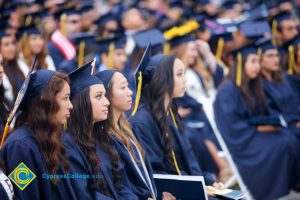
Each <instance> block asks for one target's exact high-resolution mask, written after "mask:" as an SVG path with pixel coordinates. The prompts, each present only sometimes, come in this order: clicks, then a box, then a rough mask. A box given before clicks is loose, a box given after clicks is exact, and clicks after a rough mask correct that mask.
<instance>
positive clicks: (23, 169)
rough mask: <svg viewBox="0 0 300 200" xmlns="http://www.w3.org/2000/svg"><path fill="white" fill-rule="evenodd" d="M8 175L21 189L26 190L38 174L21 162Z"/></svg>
mask: <svg viewBox="0 0 300 200" xmlns="http://www.w3.org/2000/svg"><path fill="white" fill-rule="evenodd" d="M8 177H9V179H10V180H12V182H14V183H15V184H16V186H18V187H19V188H20V190H24V189H25V188H26V187H27V186H28V185H29V184H30V183H31V182H32V181H33V180H34V179H35V178H36V175H35V174H34V173H33V172H32V171H31V170H30V169H29V168H28V167H27V166H26V165H25V164H24V163H23V162H21V163H20V164H19V165H18V166H17V167H16V168H15V169H14V171H12V172H11V173H10V175H9V176H8Z"/></svg>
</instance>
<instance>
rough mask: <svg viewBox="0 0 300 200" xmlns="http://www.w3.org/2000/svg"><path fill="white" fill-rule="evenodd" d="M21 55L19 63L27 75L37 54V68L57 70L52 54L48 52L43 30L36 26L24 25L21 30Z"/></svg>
mask: <svg viewBox="0 0 300 200" xmlns="http://www.w3.org/2000/svg"><path fill="white" fill-rule="evenodd" d="M19 34H20V37H21V38H20V40H19V47H20V55H19V58H18V64H19V66H20V68H21V70H22V72H23V74H24V75H25V76H26V74H27V73H28V71H29V70H30V69H29V67H30V66H31V64H32V62H33V59H34V57H35V56H38V63H37V66H36V70H38V69H49V70H53V71H55V70H56V68H55V65H54V62H53V60H52V58H51V56H50V55H49V54H48V52H47V47H46V39H45V37H44V36H43V35H42V33H41V31H39V29H38V28H37V27H36V26H35V25H30V26H24V27H22V28H21V29H20V30H19Z"/></svg>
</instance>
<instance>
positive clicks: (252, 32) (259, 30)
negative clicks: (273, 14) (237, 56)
mask: <svg viewBox="0 0 300 200" xmlns="http://www.w3.org/2000/svg"><path fill="white" fill-rule="evenodd" d="M239 29H240V31H242V32H243V33H244V34H245V36H246V37H247V38H250V39H258V38H261V37H264V36H265V34H266V33H269V34H271V28H270V26H269V23H268V22H267V21H248V20H247V21H245V22H243V23H241V24H240V25H239Z"/></svg>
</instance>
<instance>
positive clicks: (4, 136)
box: [0, 116, 11, 149]
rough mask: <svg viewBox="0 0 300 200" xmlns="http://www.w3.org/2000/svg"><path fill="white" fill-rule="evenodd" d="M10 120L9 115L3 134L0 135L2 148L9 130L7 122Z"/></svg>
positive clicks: (0, 146) (0, 147)
mask: <svg viewBox="0 0 300 200" xmlns="http://www.w3.org/2000/svg"><path fill="white" fill-rule="evenodd" d="M10 122H11V117H10V116H9V117H8V119H7V122H6V124H5V128H4V131H3V135H2V139H1V144H0V149H2V146H3V143H4V141H5V139H6V137H7V134H8V131H9V124H10Z"/></svg>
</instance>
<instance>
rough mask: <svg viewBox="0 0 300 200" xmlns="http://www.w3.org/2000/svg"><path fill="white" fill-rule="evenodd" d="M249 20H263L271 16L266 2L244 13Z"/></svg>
mask: <svg viewBox="0 0 300 200" xmlns="http://www.w3.org/2000/svg"><path fill="white" fill-rule="evenodd" d="M243 15H244V17H245V18H246V19H247V20H263V19H266V18H267V17H268V16H269V11H268V7H267V5H266V4H259V5H258V6H256V7H254V8H253V9H251V10H248V11H245V12H244V13H243Z"/></svg>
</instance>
